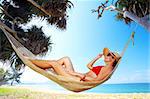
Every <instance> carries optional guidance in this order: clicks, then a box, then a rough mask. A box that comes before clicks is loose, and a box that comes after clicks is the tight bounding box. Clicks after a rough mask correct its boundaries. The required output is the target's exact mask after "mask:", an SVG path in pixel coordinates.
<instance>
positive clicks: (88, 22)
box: [22, 0, 150, 83]
mask: <svg viewBox="0 0 150 99" xmlns="http://www.w3.org/2000/svg"><path fill="white" fill-rule="evenodd" d="M73 4H74V8H72V9H71V10H68V14H69V18H68V25H67V29H66V30H65V31H61V30H59V29H56V28H55V26H47V25H46V23H45V22H41V21H39V20H38V19H36V20H34V21H32V23H30V24H29V25H28V26H30V25H32V24H37V25H39V23H40V25H39V26H41V25H44V27H43V30H44V32H45V34H46V35H48V36H51V37H52V42H53V43H54V44H53V45H52V51H51V52H49V53H48V54H47V55H46V57H43V59H59V58H61V57H63V56H69V57H70V58H71V60H72V62H73V65H74V68H75V70H76V71H77V72H82V73H85V72H87V71H88V69H87V67H86V64H87V63H88V62H89V61H91V60H92V59H93V58H94V57H95V56H97V55H98V54H99V53H102V50H103V48H104V47H108V48H110V50H112V51H117V52H121V51H122V49H123V47H124V45H125V43H126V42H127V40H128V38H129V36H130V34H131V32H132V31H135V32H136V34H135V45H134V46H132V43H130V45H129V47H128V49H127V51H126V53H125V55H124V57H123V59H122V61H121V63H120V65H119V66H118V68H117V70H116V71H115V73H114V74H113V76H112V78H111V79H110V80H108V81H107V82H106V83H137V82H150V79H149V76H150V75H149V73H150V70H149V66H150V63H148V60H149V56H150V54H149V47H150V44H149V42H150V33H148V32H147V31H146V30H145V29H144V28H143V27H141V26H139V25H136V24H135V23H133V24H131V25H130V26H127V25H125V23H124V22H122V21H116V20H115V14H116V12H111V11H106V12H104V14H103V17H102V18H100V19H99V20H98V19H97V13H91V10H92V9H96V8H97V7H98V5H99V4H100V2H98V1H92V0H91V1H84V0H83V1H81V0H80V1H77V0H76V1H75V0H73ZM99 64H103V60H100V61H98V62H97V63H96V64H95V65H99ZM30 75H34V77H33V76H32V77H31V76H30ZM46 81H48V79H46V78H45V77H43V76H41V75H39V74H37V73H35V72H33V71H32V70H30V69H28V68H26V71H25V72H24V74H23V77H22V82H46Z"/></svg>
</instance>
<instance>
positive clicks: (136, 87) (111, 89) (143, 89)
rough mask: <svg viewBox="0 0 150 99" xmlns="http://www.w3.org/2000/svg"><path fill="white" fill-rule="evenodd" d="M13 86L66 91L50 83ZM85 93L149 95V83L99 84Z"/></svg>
mask: <svg viewBox="0 0 150 99" xmlns="http://www.w3.org/2000/svg"><path fill="white" fill-rule="evenodd" d="M14 86H20V87H29V88H39V89H41V90H51V91H52V90H53V91H63V92H67V91H68V90H66V89H64V88H62V87H61V86H59V85H58V84H56V85H55V86H53V85H52V83H51V82H48V83H46V82H43V83H33V82H28V83H27V82H23V83H20V84H15V85H14ZM84 92H86V93H113V94H114V93H150V83H149V82H148V83H147V82H142V83H141V82H139V83H112V84H101V85H98V86H96V87H95V88H92V89H90V90H87V91H84Z"/></svg>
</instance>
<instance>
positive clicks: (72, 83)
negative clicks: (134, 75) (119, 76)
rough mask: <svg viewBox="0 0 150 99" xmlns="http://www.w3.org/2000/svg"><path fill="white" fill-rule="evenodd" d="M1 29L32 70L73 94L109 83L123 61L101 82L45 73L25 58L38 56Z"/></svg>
mask: <svg viewBox="0 0 150 99" xmlns="http://www.w3.org/2000/svg"><path fill="white" fill-rule="evenodd" d="M0 28H1V29H2V30H3V32H4V34H5V35H6V37H7V38H8V40H9V42H10V44H11V46H12V48H13V49H14V51H15V52H16V54H17V55H18V57H19V58H20V59H21V60H22V61H23V63H24V64H26V65H27V66H28V67H29V68H31V69H32V70H34V71H35V72H38V73H40V74H41V75H43V76H45V77H47V78H48V79H50V80H52V81H54V82H55V83H57V84H59V85H60V86H62V87H64V88H65V89H68V90H70V91H73V92H81V91H84V90H88V89H91V88H93V87H96V86H97V85H100V84H102V83H103V82H105V81H107V80H108V79H109V78H110V77H111V76H112V74H113V73H114V71H115V70H116V68H117V67H118V65H119V62H120V60H121V59H120V60H119V61H118V63H117V64H116V66H115V68H114V69H113V71H112V72H111V73H110V74H109V75H108V76H107V77H105V78H104V79H103V80H101V81H86V82H84V81H79V80H77V79H73V78H71V77H65V76H61V75H57V74H56V73H53V72H49V71H45V70H43V69H41V68H39V67H37V66H36V65H34V64H33V63H32V62H31V61H29V60H28V59H27V58H25V57H24V55H25V56H28V57H30V58H32V59H36V56H35V55H34V54H33V53H32V52H31V51H29V50H28V49H27V48H25V47H24V46H23V45H22V44H21V43H20V42H18V41H17V40H16V39H15V38H14V37H13V36H12V35H11V34H10V33H9V32H7V31H6V30H5V29H4V27H2V26H1V27H0ZM132 35H133V34H132ZM130 40H131V38H130V39H129V40H128V42H127V44H126V46H125V47H124V49H123V51H122V53H121V58H122V56H123V54H124V52H125V50H126V48H127V46H128V45H129V42H130Z"/></svg>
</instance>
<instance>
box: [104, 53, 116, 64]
mask: <svg viewBox="0 0 150 99" xmlns="http://www.w3.org/2000/svg"><path fill="white" fill-rule="evenodd" d="M104 61H105V63H113V62H114V61H115V58H114V56H112V55H111V54H110V53H109V54H108V55H106V56H104Z"/></svg>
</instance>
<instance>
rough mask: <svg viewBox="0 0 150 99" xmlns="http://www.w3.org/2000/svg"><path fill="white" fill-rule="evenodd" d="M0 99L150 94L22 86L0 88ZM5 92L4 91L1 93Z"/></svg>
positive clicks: (143, 97)
mask: <svg viewBox="0 0 150 99" xmlns="http://www.w3.org/2000/svg"><path fill="white" fill-rule="evenodd" d="M0 89H1V90H0V99H17V98H23V99H39V98H40V99H66V98H67V99H92V98H93V97H94V98H95V99H112V98H113V99H120V98H121V99H129V98H130V99H149V97H150V93H89V92H88V93H87V92H80V93H75V92H71V91H67V92H66V91H53V90H43V89H41V88H32V87H31V88H29V87H22V86H2V87H0ZM2 90H5V91H2Z"/></svg>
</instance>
